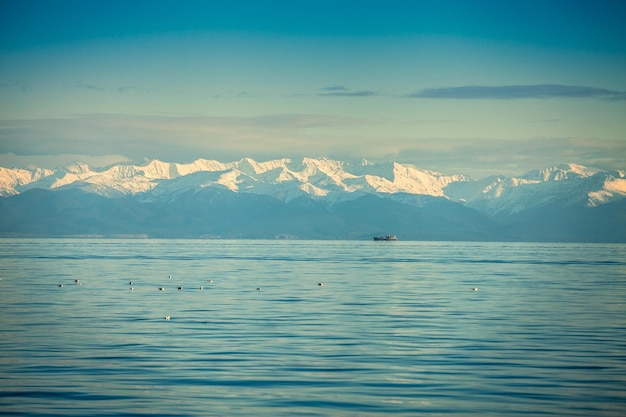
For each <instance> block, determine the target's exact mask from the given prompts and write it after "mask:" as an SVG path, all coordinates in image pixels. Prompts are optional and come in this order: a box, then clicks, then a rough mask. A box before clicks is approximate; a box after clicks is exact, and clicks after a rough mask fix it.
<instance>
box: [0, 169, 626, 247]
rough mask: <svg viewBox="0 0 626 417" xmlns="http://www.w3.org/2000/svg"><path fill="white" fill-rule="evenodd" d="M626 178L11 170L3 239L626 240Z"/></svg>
mask: <svg viewBox="0 0 626 417" xmlns="http://www.w3.org/2000/svg"><path fill="white" fill-rule="evenodd" d="M625 177H626V175H625V173H624V171H623V170H617V171H602V170H598V169H594V168H587V167H584V166H582V165H577V164H561V165H555V166H553V167H548V168H544V169H540V170H534V171H530V172H528V173H526V174H524V175H521V176H516V177H507V176H503V175H498V176H491V177H487V178H483V179H480V180H475V179H472V178H471V177H469V176H466V175H463V174H455V175H445V174H442V173H439V172H436V171H430V170H420V169H419V168H417V167H416V166H414V165H411V164H405V163H398V162H387V163H371V162H369V161H366V160H361V161H357V162H350V161H337V160H332V159H328V158H302V159H299V160H292V159H289V158H281V159H274V160H270V161H264V162H258V161H255V160H253V159H251V158H243V159H241V160H239V161H233V162H220V161H216V160H209V159H197V160H195V161H193V162H191V163H188V164H179V163H173V162H163V161H159V160H145V161H144V162H143V163H140V164H134V163H119V164H113V165H109V166H107V167H103V168H94V167H90V166H89V165H87V164H84V163H75V164H71V165H68V166H66V167H61V168H57V169H55V170H44V169H41V168H34V169H31V170H27V169H19V168H15V169H9V168H0V215H2V217H3V220H2V222H0V235H2V236H16V235H17V236H22V235H25V236H33V235H43V236H48V235H81V234H85V235H91V234H98V235H107V236H109V235H120V234H131V235H145V236H157V237H158V236H162V237H176V236H180V237H232V238H239V237H244V238H245V237H252V238H273V237H275V236H289V237H293V238H315V239H324V238H330V239H346V238H365V237H367V236H369V235H371V234H385V233H394V234H399V235H401V236H403V238H405V239H428V240H432V239H441V240H468V239H469V240H473V239H477V240H548V241H552V240H557V241H560V240H563V241H579V240H582V241H603V240H608V241H626V219H624V215H623V214H622V213H621V211H620V209H621V207H623V204H624V201H626V200H625V199H624V198H625V197H626V178H625ZM70 203H71V204H70ZM600 208H601V209H600ZM599 213H603V216H604V217H600V216H599ZM560 216H562V217H563V218H560ZM568 216H569V217H568ZM585 222H586V223H585ZM594 224H597V225H601V227H600V226H598V228H596V229H595V230H594V227H593V226H594Z"/></svg>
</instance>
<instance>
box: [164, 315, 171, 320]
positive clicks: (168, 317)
mask: <svg viewBox="0 0 626 417" xmlns="http://www.w3.org/2000/svg"><path fill="white" fill-rule="evenodd" d="M163 318H164V319H165V320H169V319H170V318H171V317H170V316H165V317H163Z"/></svg>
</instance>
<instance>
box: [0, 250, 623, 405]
mask: <svg viewBox="0 0 626 417" xmlns="http://www.w3.org/2000/svg"><path fill="white" fill-rule="evenodd" d="M625 255H626V245H602V244H595V245H582V244H518V243H515V244H511V243H436V242H435V243H433V242H366V241H353V242H344V241H341V242H335V241H333V242H319V241H213V240H96V239H94V240H91V239H33V240H31V239H5V240H0V277H2V280H1V281H0V414H5V415H155V414H158V415H171V416H385V415H406V416H413V415H425V416H438V415H447V416H451V415H452V416H467V415H480V416H489V415H491V416H511V415H533V416H541V415H552V416H621V415H624V414H625V413H626V256H625ZM170 276H171V278H170ZM75 280H79V281H80V285H78V284H76V283H75ZM209 280H212V282H210V281H209ZM130 282H132V284H130ZM320 283H323V284H324V285H319V284H320ZM61 284H62V285H63V287H59V285H61ZM131 287H132V288H133V289H132V290H131V289H130V288H131ZM159 287H162V288H163V289H164V290H163V291H161V290H159ZM178 287H181V288H182V289H178ZM201 287H203V289H201ZM472 287H478V291H473V290H472ZM165 316H170V317H171V319H170V320H165V319H164V317H165Z"/></svg>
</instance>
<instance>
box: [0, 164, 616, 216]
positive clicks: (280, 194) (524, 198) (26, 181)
mask: <svg viewBox="0 0 626 417" xmlns="http://www.w3.org/2000/svg"><path fill="white" fill-rule="evenodd" d="M625 177H626V175H625V173H624V171H623V170H622V171H613V172H610V173H609V172H602V171H597V170H593V169H589V168H586V167H584V166H581V165H576V164H564V165H557V166H554V167H551V168H545V169H541V170H535V171H531V172H529V173H527V174H525V175H523V176H520V177H514V178H508V177H503V176H498V177H490V178H485V179H482V180H478V181H476V180H472V179H471V178H469V177H467V176H464V175H460V174H459V175H443V174H441V173H438V172H435V171H428V170H420V169H418V168H417V167H415V166H414V165H411V164H404V163H397V162H388V163H372V162H369V161H366V160H362V161H360V162H355V163H354V164H351V163H348V162H342V161H337V160H332V159H328V158H302V159H300V160H295V161H293V160H291V159H289V158H282V159H275V160H269V161H265V162H258V161H255V160H254V159H252V158H243V159H241V160H239V161H234V162H226V163H223V162H219V161H215V160H207V159H197V160H195V161H193V162H191V163H186V164H179V163H170V162H163V161H159V160H145V161H144V162H142V163H139V164H132V163H127V162H125V163H120V164H116V165H112V166H109V167H105V168H98V169H94V168H91V167H89V166H88V165H87V164H84V163H74V164H71V165H68V166H66V167H64V168H59V169H57V170H41V169H37V170H25V169H7V168H0V195H1V196H11V195H15V194H19V193H21V192H23V191H26V190H28V189H32V188H43V189H57V188H61V187H75V188H80V189H82V190H84V191H87V192H92V193H96V194H100V195H104V196H107V197H116V196H123V195H138V194H141V199H143V200H158V199H168V198H173V196H176V195H179V194H180V193H185V192H188V191H193V192H197V191H198V190H201V189H203V188H210V187H217V188H222V189H228V190H230V191H232V192H240V193H254V194H267V195H271V196H273V197H274V198H277V199H279V200H282V201H289V200H291V199H293V198H297V197H299V196H303V195H308V196H311V197H315V198H320V199H324V200H326V201H328V202H329V203H331V204H332V203H334V202H338V201H345V200H350V199H354V198H356V197H358V196H360V195H363V194H364V193H365V194H378V195H383V194H384V195H391V194H399V193H402V194H409V195H429V196H434V197H443V198H447V199H450V200H453V201H457V202H460V203H462V204H464V205H467V206H469V207H472V208H475V209H478V210H480V211H483V212H487V213H490V214H496V213H500V212H515V211H519V210H524V209H526V208H529V207H535V206H538V205H541V204H548V203H551V202H558V201H563V202H574V203H576V204H584V205H587V206H592V207H593V206H597V205H600V204H605V203H608V202H611V201H615V200H617V199H621V198H625V197H626V178H625Z"/></svg>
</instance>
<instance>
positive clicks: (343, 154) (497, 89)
mask: <svg viewBox="0 0 626 417" xmlns="http://www.w3.org/2000/svg"><path fill="white" fill-rule="evenodd" d="M624 21H626V2H624V1H621V0H600V1H597V0H595V1H579V0H567V1H565V0H552V1H550V0H541V1H535V0H526V1H516V0H512V1H507V2H502V1H490V0H484V1H482V0H475V1H470V0H465V1H463V0H450V1H445V0H441V1H435V0H432V1H430V0H424V1H419V0H415V1H395V0H388V1H368V0H361V1H339V0H336V1H326V0H318V1H309V0H300V1H297V2H295V1H237V0H232V1H210V0H207V1H192V0H189V1H184V0H179V1H176V2H173V1H156V2H155V1H143V0H135V1H116V0H110V1H106V2H104V1H64V0H58V1H51V0H50V1H35V0H0V166H3V167H32V166H39V167H46V168H54V167H56V166H58V165H62V164H66V163H70V162H73V161H76V160H80V161H83V162H87V163H89V164H92V165H94V166H104V165H107V164H109V163H113V162H117V161H143V160H144V159H145V158H147V159H160V160H163V161H169V162H181V163H186V162H191V161H193V160H195V159H198V158H205V159H216V160H220V161H222V162H227V161H235V160H239V159H241V158H244V157H252V158H254V159H257V160H259V161H263V160H270V159H275V158H283V157H290V158H300V157H304V156H307V157H329V158H332V159H339V160H360V159H361V158H365V159H368V160H370V161H374V162H376V161H389V160H393V161H397V162H402V163H411V164H414V165H416V166H417V167H418V168H422V169H430V170H435V171H439V172H443V173H446V174H454V173H464V174H469V175H472V176H475V177H477V178H480V177H484V176H486V175H491V174H496V173H497V174H510V175H517V174H523V173H525V172H527V171H529V170H532V169H538V168H545V167H549V166H553V165H557V164H561V163H577V164H582V165H586V166H589V167H596V168H600V169H611V170H612V169H625V168H626V25H624V24H623V22H624Z"/></svg>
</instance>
